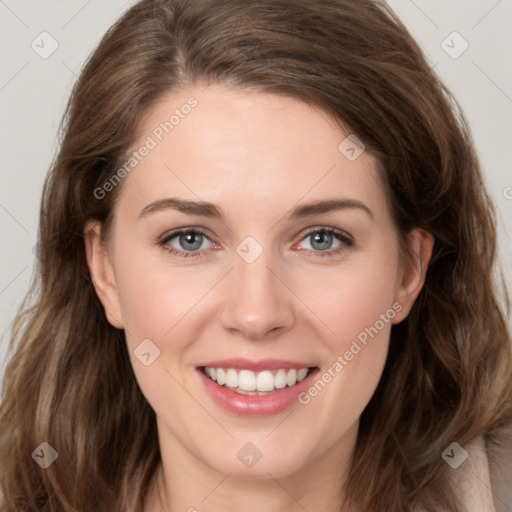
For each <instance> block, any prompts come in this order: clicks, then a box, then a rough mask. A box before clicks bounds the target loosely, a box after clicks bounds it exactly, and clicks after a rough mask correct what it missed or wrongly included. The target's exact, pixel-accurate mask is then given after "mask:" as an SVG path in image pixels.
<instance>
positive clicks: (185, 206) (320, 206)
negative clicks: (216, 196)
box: [139, 197, 374, 220]
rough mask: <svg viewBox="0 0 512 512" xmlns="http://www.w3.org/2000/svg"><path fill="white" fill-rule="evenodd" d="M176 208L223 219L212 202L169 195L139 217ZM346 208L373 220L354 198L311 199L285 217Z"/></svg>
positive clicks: (368, 211)
mask: <svg viewBox="0 0 512 512" xmlns="http://www.w3.org/2000/svg"><path fill="white" fill-rule="evenodd" d="M169 209H172V210H178V211H180V212H182V213H187V214H189V215H199V216H201V217H209V218H214V219H224V218H225V215H224V214H223V212H222V210H221V208H219V207H218V206H217V205H215V204H213V203H208V202H205V201H188V200H185V199H177V198H175V197H170V198H166V199H160V200H158V201H154V202H153V203H150V204H148V205H147V206H145V207H144V208H143V209H142V211H141V212H140V214H139V219H140V218H141V217H144V216H146V215H149V214H150V213H154V212H158V211H162V210H169ZM346 209H359V210H362V211H364V212H365V213H366V214H368V216H369V217H370V218H371V219H372V220H373V219H374V216H373V212H372V211H371V210H370V208H368V206H366V205H365V204H364V203H363V202H361V201H358V200H356V199H344V198H341V199H338V198H335V199H327V200H319V201H313V202H311V203H306V204H301V205H299V206H297V207H295V208H294V209H293V210H292V211H291V213H288V214H287V215H286V216H285V217H287V218H289V219H299V218H304V217H310V216H313V215H318V214H321V213H328V212H331V211H336V210H346Z"/></svg>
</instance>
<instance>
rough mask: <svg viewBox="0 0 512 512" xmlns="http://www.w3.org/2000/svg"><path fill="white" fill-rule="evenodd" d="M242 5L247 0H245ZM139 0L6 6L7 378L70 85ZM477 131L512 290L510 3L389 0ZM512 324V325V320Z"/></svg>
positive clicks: (1, 1)
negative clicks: (11, 337) (13, 333)
mask: <svg viewBox="0 0 512 512" xmlns="http://www.w3.org/2000/svg"><path fill="white" fill-rule="evenodd" d="M241 1H242V0H241ZM134 3H135V2H134V1H133V0H129V1H126V0H124V1H123V0H108V1H105V0H104V1H101V0H45V1H44V2H43V1H41V0H0V41H1V46H0V52H1V61H0V62H1V66H0V109H1V123H0V155H1V182H0V183H1V185H0V230H1V235H2V236H1V245H0V246H1V252H0V305H1V306H0V333H1V335H2V336H1V339H0V377H1V375H2V371H3V368H4V366H5V363H6V349H7V344H8V340H9V331H8V329H9V324H10V323H11V321H12V319H13V318H14V315H15V311H16V308H17V306H18V304H19V302H20V301H21V299H22V297H23V295H24V294H25V292H26V291H27V289H28V285H29V282H30V278H31V274H32V268H33V262H34V258H35V256H34V251H33V248H34V245H35V243H36V238H37V222H38V209H39V201H40V194H41V188H42V183H43V179H44V176H45V174H46V172H47V171H48V167H49V165H50V162H51V160H52V157H53V155H54V153H55V151H56V149H57V146H58V144H57V130H58V124H59V122H60V118H61V116H62V113H63V110H64V107H65V103H66V101H67V98H68V96H69V93H70V91H71V87H72V85H73V82H74V81H75V79H76V77H77V75H78V74H79V72H80V70H81V68H82V66H83V64H84V62H85V59H86V57H87V56H88V55H89V54H90V53H91V51H92V50H93V49H94V48H95V46H96V45H97V43H98V42H99V40H100V38H101V36H102V35H103V34H104V32H105V31H106V30H107V28H108V27H109V26H110V25H111V24H112V23H113V22H114V21H115V20H116V19H117V18H118V17H119V16H120V15H121V13H122V12H124V11H125V10H126V9H127V8H129V7H130V6H131V5H132V4H134ZM389 3H390V5H391V6H392V7H393V8H394V9H395V11H396V12H397V14H398V15H399V16H400V17H401V19H402V20H403V22H404V23H405V25H406V26H407V27H408V29H409V30H410V32H411V33H412V34H413V36H414V37H415V38H416V40H417V41H418V42H419V44H420V46H421V47H422V49H423V50H424V52H425V54H426V56H427V58H428V59H429V61H430V63H431V65H432V66H433V67H434V68H435V71H436V72H437V73H438V74H439V75H440V76H441V78H442V79H443V80H444V82H445V83H446V84H447V85H448V87H449V88H450V89H451V90H452V92H453V93H454V94H455V96H456V98H457V99H458V101H459V102H460V104H461V106H462V108H463V111H464V113H465V115H466V116H467V119H468V121H469V123H470V125H471V128H472V131H473V135H474V139H475V143H476V146H477V150H478V154H479V156H480V158H481V161H482V163H483V168H484V172H485V179H486V182H487V186H488V188H489V190H490V192H491V194H492V196H493V198H494V201H495V205H496V214H497V216H498V219H499V246H500V261H501V266H502V268H503V271H504V273H505V277H506V282H507V284H508V286H509V288H511V287H512V285H511V283H512V256H511V254H512V170H511V169H512V166H511V163H512V155H511V145H512V116H511V113H512V72H511V71H512V70H511V66H512V48H511V46H512V45H511V26H512V23H511V22H512V0H391V1H390V2H389ZM509 320H510V319H509Z"/></svg>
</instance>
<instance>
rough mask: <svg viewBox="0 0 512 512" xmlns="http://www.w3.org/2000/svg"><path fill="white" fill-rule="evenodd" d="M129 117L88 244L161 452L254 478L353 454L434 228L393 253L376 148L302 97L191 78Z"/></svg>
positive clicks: (394, 241)
mask: <svg viewBox="0 0 512 512" xmlns="http://www.w3.org/2000/svg"><path fill="white" fill-rule="evenodd" d="M185 105H189V107H185ZM173 114H174V119H172V118H171V116H172V115H173ZM169 120H171V121H169ZM166 122H167V125H166V124H165V123H166ZM138 133H139V141H138V143H137V144H136V145H135V146H134V148H133V150H134V151H137V152H138V153H137V154H138V156H133V153H131V155H132V158H135V160H133V161H132V162H131V163H132V164H133V166H132V167H130V166H127V167H126V169H129V171H127V172H126V173H125V174H126V176H124V177H123V179H122V182H121V183H120V184H118V185H117V186H120V187H122V188H121V190H120V195H119V198H118V202H117V203H116V206H115V210H114V218H113V224H112V230H111V232H110V237H109V239H108V241H107V243H106V245H105V246H102V245H101V243H100V241H99V236H98V234H99V232H100V229H101V226H99V225H97V224H95V223H90V224H88V226H87V228H86V231H87V233H88V260H89V266H90V269H91V273H92V275H93V278H94V282H95V286H96V290H97V292H98V295H99V297H100V299H101V300H102V302H103V304H104V307H105V311H106V313H107V317H108V319H109V321H110V322H111V323H112V324H113V325H115V326H116V327H122V328H124V329H125V332H126V341H127V344H128V349H129V353H130V357H131V361H132V365H133V369H134V372H135V376H136V378H137V381H138V383H139V385H140V388H141V390H142V392H143V393H144V395H145V396H146V398H147V400H148V402H149V403H150V405H151V406H152V408H153V409H154V411H155V412H156V415H157V422H158V430H159V439H160V443H161V449H162V451H163V452H165V453H171V454H173V457H174V459H173V460H174V461H175V463H178V462H184V461H189V462H190V461H194V463H195V464H198V465H201V466H203V467H206V468H209V469H211V470H214V471H220V472H222V473H224V474H225V473H228V472H231V473H232V475H241V476H250V477H255V478H258V477H265V476H266V475H267V472H270V473H271V474H272V475H273V476H274V477H276V478H278V477H283V476H286V475H289V474H292V473H293V472H296V471H300V470H302V469H304V468H307V467H308V465H311V464H314V463H316V462H318V461H321V460H324V461H326V460H327V459H328V458H329V457H331V456H332V458H333V460H335V459H337V460H339V458H340V457H343V456H348V454H349V453H350V450H351V449H352V447H353V444H354V442H355V437H356V433H357V427H358V421H359V417H360V415H361V413H362V411H363V409H364V408H365V406H366V405H367V403H368V401H369V400H370V398H371V396H372V394H373V393H374V391H375V388H376V386H377V384H378V382H379V378H380V376H381V372H382V369H383V366H384V363H385V360H386V354H387V350H388V338H389V334H390V329H391V326H392V324H394V323H397V322H400V321H401V320H403V318H404V317H405V316H406V315H407V313H408V311H409V309H410V307H411V305H412V303H413V301H414V299H415V298H416V296H417V293H418V292H419V290H420V288H421V285H422V282H423V273H422V271H421V270H419V269H420V268H425V267H426V264H425V260H426V259H428V257H429V254H430V252H429V251H430V249H429V243H428V239H427V238H425V237H424V235H423V234H421V233H420V232H413V233H412V234H411V236H410V238H409V245H410V247H411V250H412V252H413V254H414V255H415V261H416V263H417V264H416V265H414V264H413V265H412V267H411V268H410V269H409V270H405V269H404V268H402V267H401V265H400V258H399V252H398V236H397V232H396V229H395V226H394V224H393V221H392V218H391V215H390V212H389V209H388V206H387V201H386V195H385V190H384V188H383V186H382V184H381V182H380V181H379V179H378V175H377V172H376V161H375V160H374V159H373V157H372V156H371V155H370V154H369V153H368V152H367V151H364V152H362V154H360V155H359V156H357V155H358V153H359V152H360V149H361V148H360V147H358V146H357V145H354V143H353V142H351V141H350V140H345V139H346V137H347V135H348V133H344V132H343V131H342V130H340V128H339V127H337V126H336V125H335V124H334V123H333V122H332V120H330V119H329V117H328V116H327V115H326V114H325V113H323V112H322V111H319V110H317V109H314V108H312V107H310V106H308V105H306V104H305V103H302V102H300V101H298V100H296V99H292V98H288V97H280V96H277V95H267V94H263V93H259V92H249V91H247V90H246V91H243V90H239V89H228V88H227V87H225V86H222V85H213V86H210V87H208V88H206V89H204V90H203V89H202V88H200V87H189V88H186V89H183V90H182V91H180V92H176V93H173V94H172V95H168V96H166V97H165V98H162V99H161V100H160V101H159V102H158V104H156V105H154V107H153V108H152V109H151V110H150V111H149V112H148V113H147V115H146V116H145V118H144V119H143V120H142V122H141V125H140V127H139V132H138ZM340 143H342V144H341V146H340ZM143 146H145V147H146V148H148V149H147V150H142V149H141V148H142V147H143ZM351 148H352V149H354V151H352V150H351ZM356 156H357V158H355V159H354V157H356ZM107 193H108V192H107ZM430 248H431V246H430ZM422 259H423V264H420V261H421V260H422ZM313 420H314V421H313ZM290 447H293V449H290ZM258 459H259V460H258ZM254 461H256V462H254Z"/></svg>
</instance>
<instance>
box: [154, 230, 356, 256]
mask: <svg viewBox="0 0 512 512" xmlns="http://www.w3.org/2000/svg"><path fill="white" fill-rule="evenodd" d="M319 231H327V232H333V233H334V234H338V235H340V236H342V237H345V238H348V239H349V240H350V241H351V242H352V241H353V240H354V237H353V236H352V235H351V234H350V233H349V232H347V231H345V230H343V229H340V228H335V227H332V226H325V225H317V226H313V227H310V228H305V229H303V230H301V231H299V232H298V233H297V234H296V235H294V236H293V238H294V239H295V238H297V237H300V239H299V242H302V241H303V240H304V239H305V238H306V237H308V236H310V235H311V234H312V233H315V232H319ZM209 232H210V231H209V230H208V229H206V228H199V227H184V228H176V229H175V230H173V231H171V232H170V233H166V234H164V235H163V236H162V237H161V238H160V239H159V240H160V242H161V243H167V242H168V241H169V240H172V239H173V238H175V237H176V236H178V235H180V234H183V233H200V234H202V235H204V236H206V237H207V238H208V240H210V242H212V243H215V244H218V243H219V242H217V241H216V240H215V238H214V237H213V239H212V237H211V236H209V234H208V233H209ZM203 250H206V249H203ZM191 252H192V251H191ZM197 252H199V251H197Z"/></svg>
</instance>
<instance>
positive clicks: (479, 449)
mask: <svg viewBox="0 0 512 512" xmlns="http://www.w3.org/2000/svg"><path fill="white" fill-rule="evenodd" d="M463 448H464V449H465V450H466V451H467V452H468V458H467V459H466V461H465V462H463V463H462V464H461V465H460V466H459V467H458V468H457V469H453V470H452V471H453V476H454V485H455V486H456V487H457V488H458V489H459V493H460V496H461V497H462V500H463V502H464V505H465V507H466V512H511V511H512V447H510V448H511V449H507V450H506V455H505V458H506V459H507V460H506V461H505V463H504V464H499V465H497V464H495V465H491V466H490V464H489V457H488V452H487V446H486V443H485V440H484V438H483V437H480V438H478V439H475V440H474V441H472V442H471V443H469V444H468V445H466V446H464V447H463ZM502 449H503V448H501V450H502Z"/></svg>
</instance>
